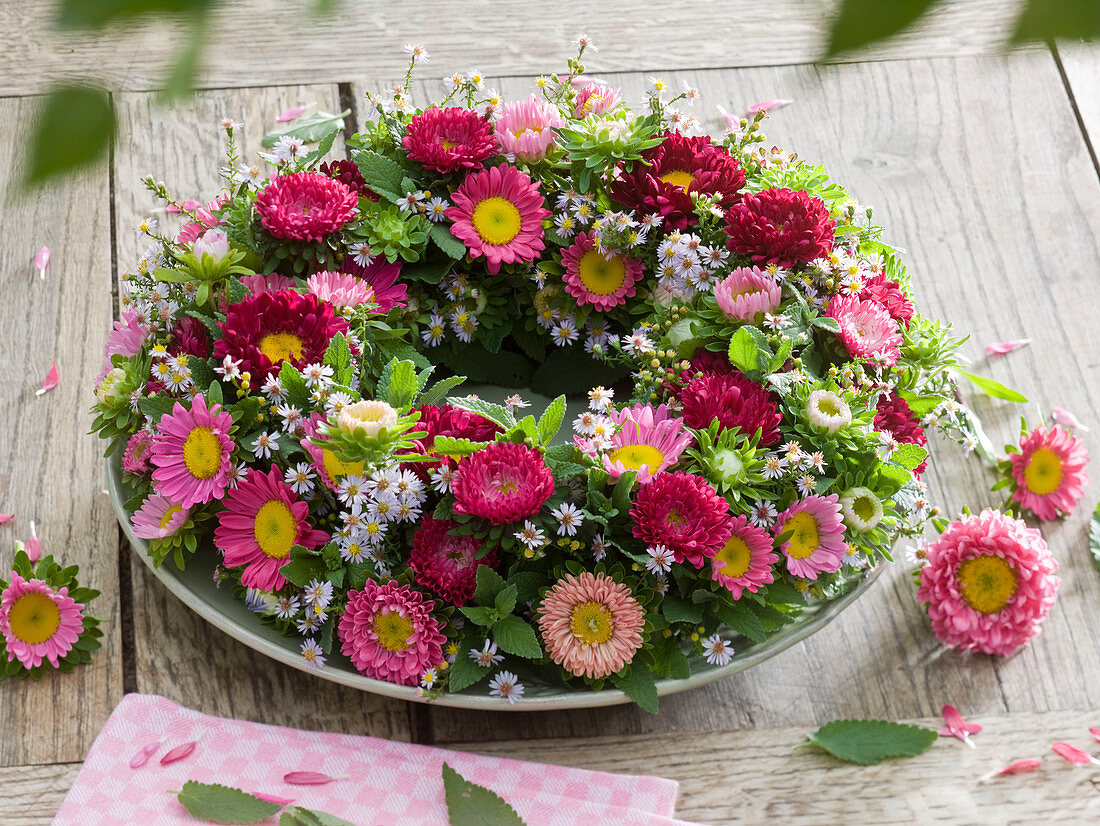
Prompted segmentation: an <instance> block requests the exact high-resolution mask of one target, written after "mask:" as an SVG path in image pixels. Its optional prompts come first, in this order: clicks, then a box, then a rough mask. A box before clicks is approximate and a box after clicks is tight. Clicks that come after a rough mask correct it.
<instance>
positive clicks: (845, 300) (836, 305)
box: [825, 295, 901, 367]
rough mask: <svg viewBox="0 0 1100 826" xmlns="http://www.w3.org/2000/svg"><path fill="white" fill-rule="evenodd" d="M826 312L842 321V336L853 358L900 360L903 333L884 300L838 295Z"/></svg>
mask: <svg viewBox="0 0 1100 826" xmlns="http://www.w3.org/2000/svg"><path fill="white" fill-rule="evenodd" d="M825 314H826V315H827V316H828V317H829V318H831V319H834V320H835V321H836V322H837V324H839V325H840V333H839V337H840V340H841V341H842V342H844V346H845V347H846V348H847V350H848V355H850V356H851V357H852V358H856V359H872V360H874V361H877V362H879V363H880V364H882V365H884V366H886V367H893V366H894V365H895V364H896V363H897V361H898V355H899V354H900V353H901V333H900V332H898V323H897V322H896V321H894V319H893V318H891V316H890V313H889V312H887V311H886V309H885V308H884V307H883V306H882V305H881V304H877V303H875V302H874V301H860V300H859V299H858V298H856V297H854V296H850V295H837V296H834V297H833V298H832V300H830V301H829V307H828V309H827V310H826V312H825Z"/></svg>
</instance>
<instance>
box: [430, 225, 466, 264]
mask: <svg viewBox="0 0 1100 826" xmlns="http://www.w3.org/2000/svg"><path fill="white" fill-rule="evenodd" d="M428 237H429V238H431V239H432V241H433V242H434V243H435V245H436V246H437V247H439V248H440V249H441V250H442V251H443V254H444V255H446V256H448V257H450V258H453V259H455V260H456V261H459V260H461V259H463V258H465V257H466V245H465V244H463V243H462V242H461V241H459V240H458V239H457V238H456V237H455V234H454V233H453V232H451V228H450V227H448V226H446V225H444V224H432V225H431V228H430V229H429V230H428Z"/></svg>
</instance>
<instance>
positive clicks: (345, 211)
mask: <svg viewBox="0 0 1100 826" xmlns="http://www.w3.org/2000/svg"><path fill="white" fill-rule="evenodd" d="M358 207H359V198H358V197H356V195H355V193H354V192H352V191H351V189H350V188H349V187H348V186H347V184H343V183H341V182H340V181H334V180H333V179H332V178H329V177H328V176H327V175H321V174H320V173H318V172H294V173H291V174H290V175H279V176H278V177H275V178H272V179H271V181H270V182H269V183H268V184H267V186H265V187H264V189H263V192H261V193H260V194H259V195H257V196H256V212H257V214H258V215H259V216H260V223H262V224H263V226H264V229H266V230H267V231H268V232H270V233H271V234H272V235H274V236H275V237H276V238H286V239H290V240H294V241H315V242H319V241H323V240H324V238H325V236H326V235H331V234H332V233H334V232H336V230H338V229H340V228H341V227H342V226H344V224H346V223H347V222H348V221H350V220H351V218H352V216H353V215H355V212H356V210H357V209H358Z"/></svg>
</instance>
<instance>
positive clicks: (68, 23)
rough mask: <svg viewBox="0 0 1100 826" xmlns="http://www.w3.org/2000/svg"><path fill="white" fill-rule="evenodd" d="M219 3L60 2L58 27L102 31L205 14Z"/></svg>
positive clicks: (207, 0)
mask: <svg viewBox="0 0 1100 826" xmlns="http://www.w3.org/2000/svg"><path fill="white" fill-rule="evenodd" d="M217 4H218V0H60V1H59V3H58V8H57V25H58V28H62V29H99V28H102V27H104V26H106V25H109V24H112V23H120V24H126V23H129V22H132V21H134V20H135V19H137V18H140V17H144V16H146V15H158V16H169V15H176V16H181V17H189V16H195V15H202V14H205V13H206V12H207V11H209V10H210V9H212V8H213V7H214V6H216V5H217Z"/></svg>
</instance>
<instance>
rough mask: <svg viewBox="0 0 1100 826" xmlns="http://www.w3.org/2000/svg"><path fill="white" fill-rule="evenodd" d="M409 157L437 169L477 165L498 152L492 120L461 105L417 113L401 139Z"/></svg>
mask: <svg viewBox="0 0 1100 826" xmlns="http://www.w3.org/2000/svg"><path fill="white" fill-rule="evenodd" d="M401 143H402V145H403V146H404V147H405V151H406V152H407V153H408V155H409V157H410V158H412V159H413V160H414V161H417V162H418V163H420V164H422V165H424V166H426V167H428V169H434V170H435V171H436V172H454V171H455V170H456V169H477V168H478V167H480V166H481V163H482V161H484V160H485V159H486V158H488V157H489V156H491V155H492V154H494V153H495V152H496V143H495V142H494V141H493V136H492V132H491V130H490V128H489V121H487V120H486V119H485V118H483V117H482V116H481V115H479V114H478V113H477V112H471V111H470V110H469V109H462V108H459V107H448V108H446V109H441V108H439V107H438V106H433V107H432V108H431V109H426V110H424V112H423V113H422V114H419V115H414V116H413V117H412V118H411V119H410V120H409V125H408V126H407V127H406V128H405V137H404V138H402V140H401Z"/></svg>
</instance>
